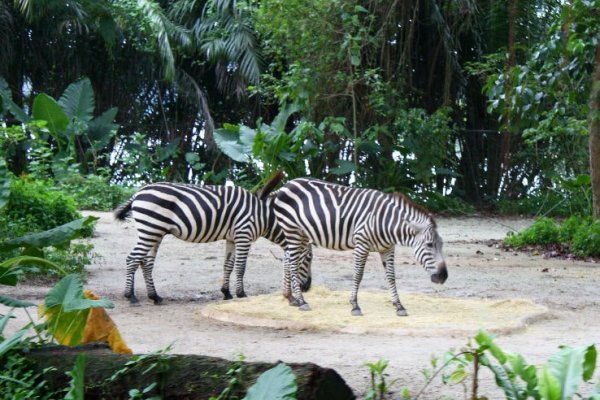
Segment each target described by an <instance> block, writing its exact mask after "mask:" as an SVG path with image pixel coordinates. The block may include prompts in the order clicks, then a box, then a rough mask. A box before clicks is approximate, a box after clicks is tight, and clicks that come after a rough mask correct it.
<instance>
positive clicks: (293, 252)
mask: <svg viewBox="0 0 600 400" xmlns="http://www.w3.org/2000/svg"><path fill="white" fill-rule="evenodd" d="M307 249H308V248H307V244H300V245H295V246H293V245H289V246H288V254H289V263H288V268H289V274H290V281H291V286H292V291H293V295H294V296H293V298H292V299H291V300H290V305H291V306H298V309H300V310H301V311H310V306H309V305H308V303H307V302H306V301H304V297H303V296H302V290H301V289H300V279H299V278H298V265H299V264H300V262H301V261H302V260H303V259H304V258H305V257H306V252H307Z"/></svg>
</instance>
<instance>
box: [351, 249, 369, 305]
mask: <svg viewBox="0 0 600 400" xmlns="http://www.w3.org/2000/svg"><path fill="white" fill-rule="evenodd" d="M368 256H369V250H368V249H367V247H366V246H362V245H360V244H359V245H357V246H356V248H355V249H354V278H353V280H352V292H351V294H350V304H351V305H352V315H354V316H361V315H363V314H362V311H361V309H360V307H359V306H358V287H359V286H360V282H361V281H362V278H363V274H364V272H365V263H366V262H367V257H368Z"/></svg>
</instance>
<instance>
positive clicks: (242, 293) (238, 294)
mask: <svg viewBox="0 0 600 400" xmlns="http://www.w3.org/2000/svg"><path fill="white" fill-rule="evenodd" d="M235 295H236V296H237V297H239V298H242V297H248V295H246V292H239V293H236V294H235Z"/></svg>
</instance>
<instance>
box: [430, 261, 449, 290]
mask: <svg viewBox="0 0 600 400" xmlns="http://www.w3.org/2000/svg"><path fill="white" fill-rule="evenodd" d="M436 267H437V272H436V273H435V274H431V282H433V283H439V284H440V285H441V284H442V283H444V282H446V279H448V270H447V269H446V263H445V262H443V261H442V262H440V263H438V264H437V265H436Z"/></svg>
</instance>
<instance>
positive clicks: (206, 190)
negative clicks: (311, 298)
mask: <svg viewBox="0 0 600 400" xmlns="http://www.w3.org/2000/svg"><path fill="white" fill-rule="evenodd" d="M281 178H282V176H279V177H277V178H274V179H273V180H272V181H271V182H270V183H269V184H267V186H268V189H267V188H266V187H265V189H263V191H262V192H261V193H260V195H255V194H253V193H251V192H249V191H247V190H245V189H243V188H240V187H235V186H196V185H189V184H177V183H155V184H151V185H148V186H145V187H143V188H142V189H140V190H139V191H138V192H137V193H135V194H134V195H133V196H132V197H131V199H130V200H129V201H128V202H127V203H125V204H123V205H122V206H120V207H119V208H118V209H116V210H115V213H114V214H115V217H116V218H117V219H120V220H124V219H126V218H127V217H128V216H130V215H131V216H132V217H133V219H134V220H135V225H136V229H137V234H138V241H137V244H136V245H135V247H134V248H133V250H132V251H131V253H130V254H129V256H128V257H127V278H126V287H125V297H127V298H129V299H130V301H131V302H132V303H136V302H137V301H138V300H137V298H136V297H135V293H134V284H133V283H134V275H135V272H136V270H137V268H138V267H140V266H141V267H142V272H143V275H144V280H145V283H146V288H147V292H148V297H149V298H150V299H152V300H154V303H155V304H160V303H161V302H162V298H161V297H160V296H159V295H158V294H157V292H156V289H155V287H154V282H153V278H152V269H153V267H154V261H155V259H156V254H157V251H158V247H159V246H160V243H161V241H162V239H163V237H164V236H165V235H168V234H171V235H173V236H175V237H177V238H179V239H181V240H185V241H187V242H193V243H207V242H213V241H217V240H222V239H224V240H226V241H227V244H226V249H225V262H224V267H223V283H222V287H221V291H222V292H223V295H224V298H225V299H230V298H232V296H231V293H230V291H229V279H230V275H231V272H232V271H233V269H234V268H235V270H236V295H237V296H238V297H245V296H246V294H245V292H244V285H243V277H244V273H245V268H246V260H247V257H248V252H249V251H250V246H251V244H252V242H254V241H256V240H257V239H258V238H259V237H261V236H263V237H265V238H267V239H269V240H271V241H273V242H274V243H277V244H279V245H280V246H282V247H283V246H284V244H285V237H284V236H283V233H282V231H281V229H280V228H279V227H278V226H277V224H276V220H275V216H274V213H273V210H272V209H273V203H274V201H275V197H274V196H268V195H269V192H270V191H271V190H272V188H273V187H274V186H275V185H276V184H277V182H279V180H281ZM286 257H287V253H285V257H284V259H285V258H286ZM310 259H311V257H310V256H309V257H306V258H305V260H304V262H303V264H302V267H301V268H300V269H301V273H300V276H301V278H299V280H300V281H301V286H302V287H303V289H304V290H308V288H309V287H310Z"/></svg>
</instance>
